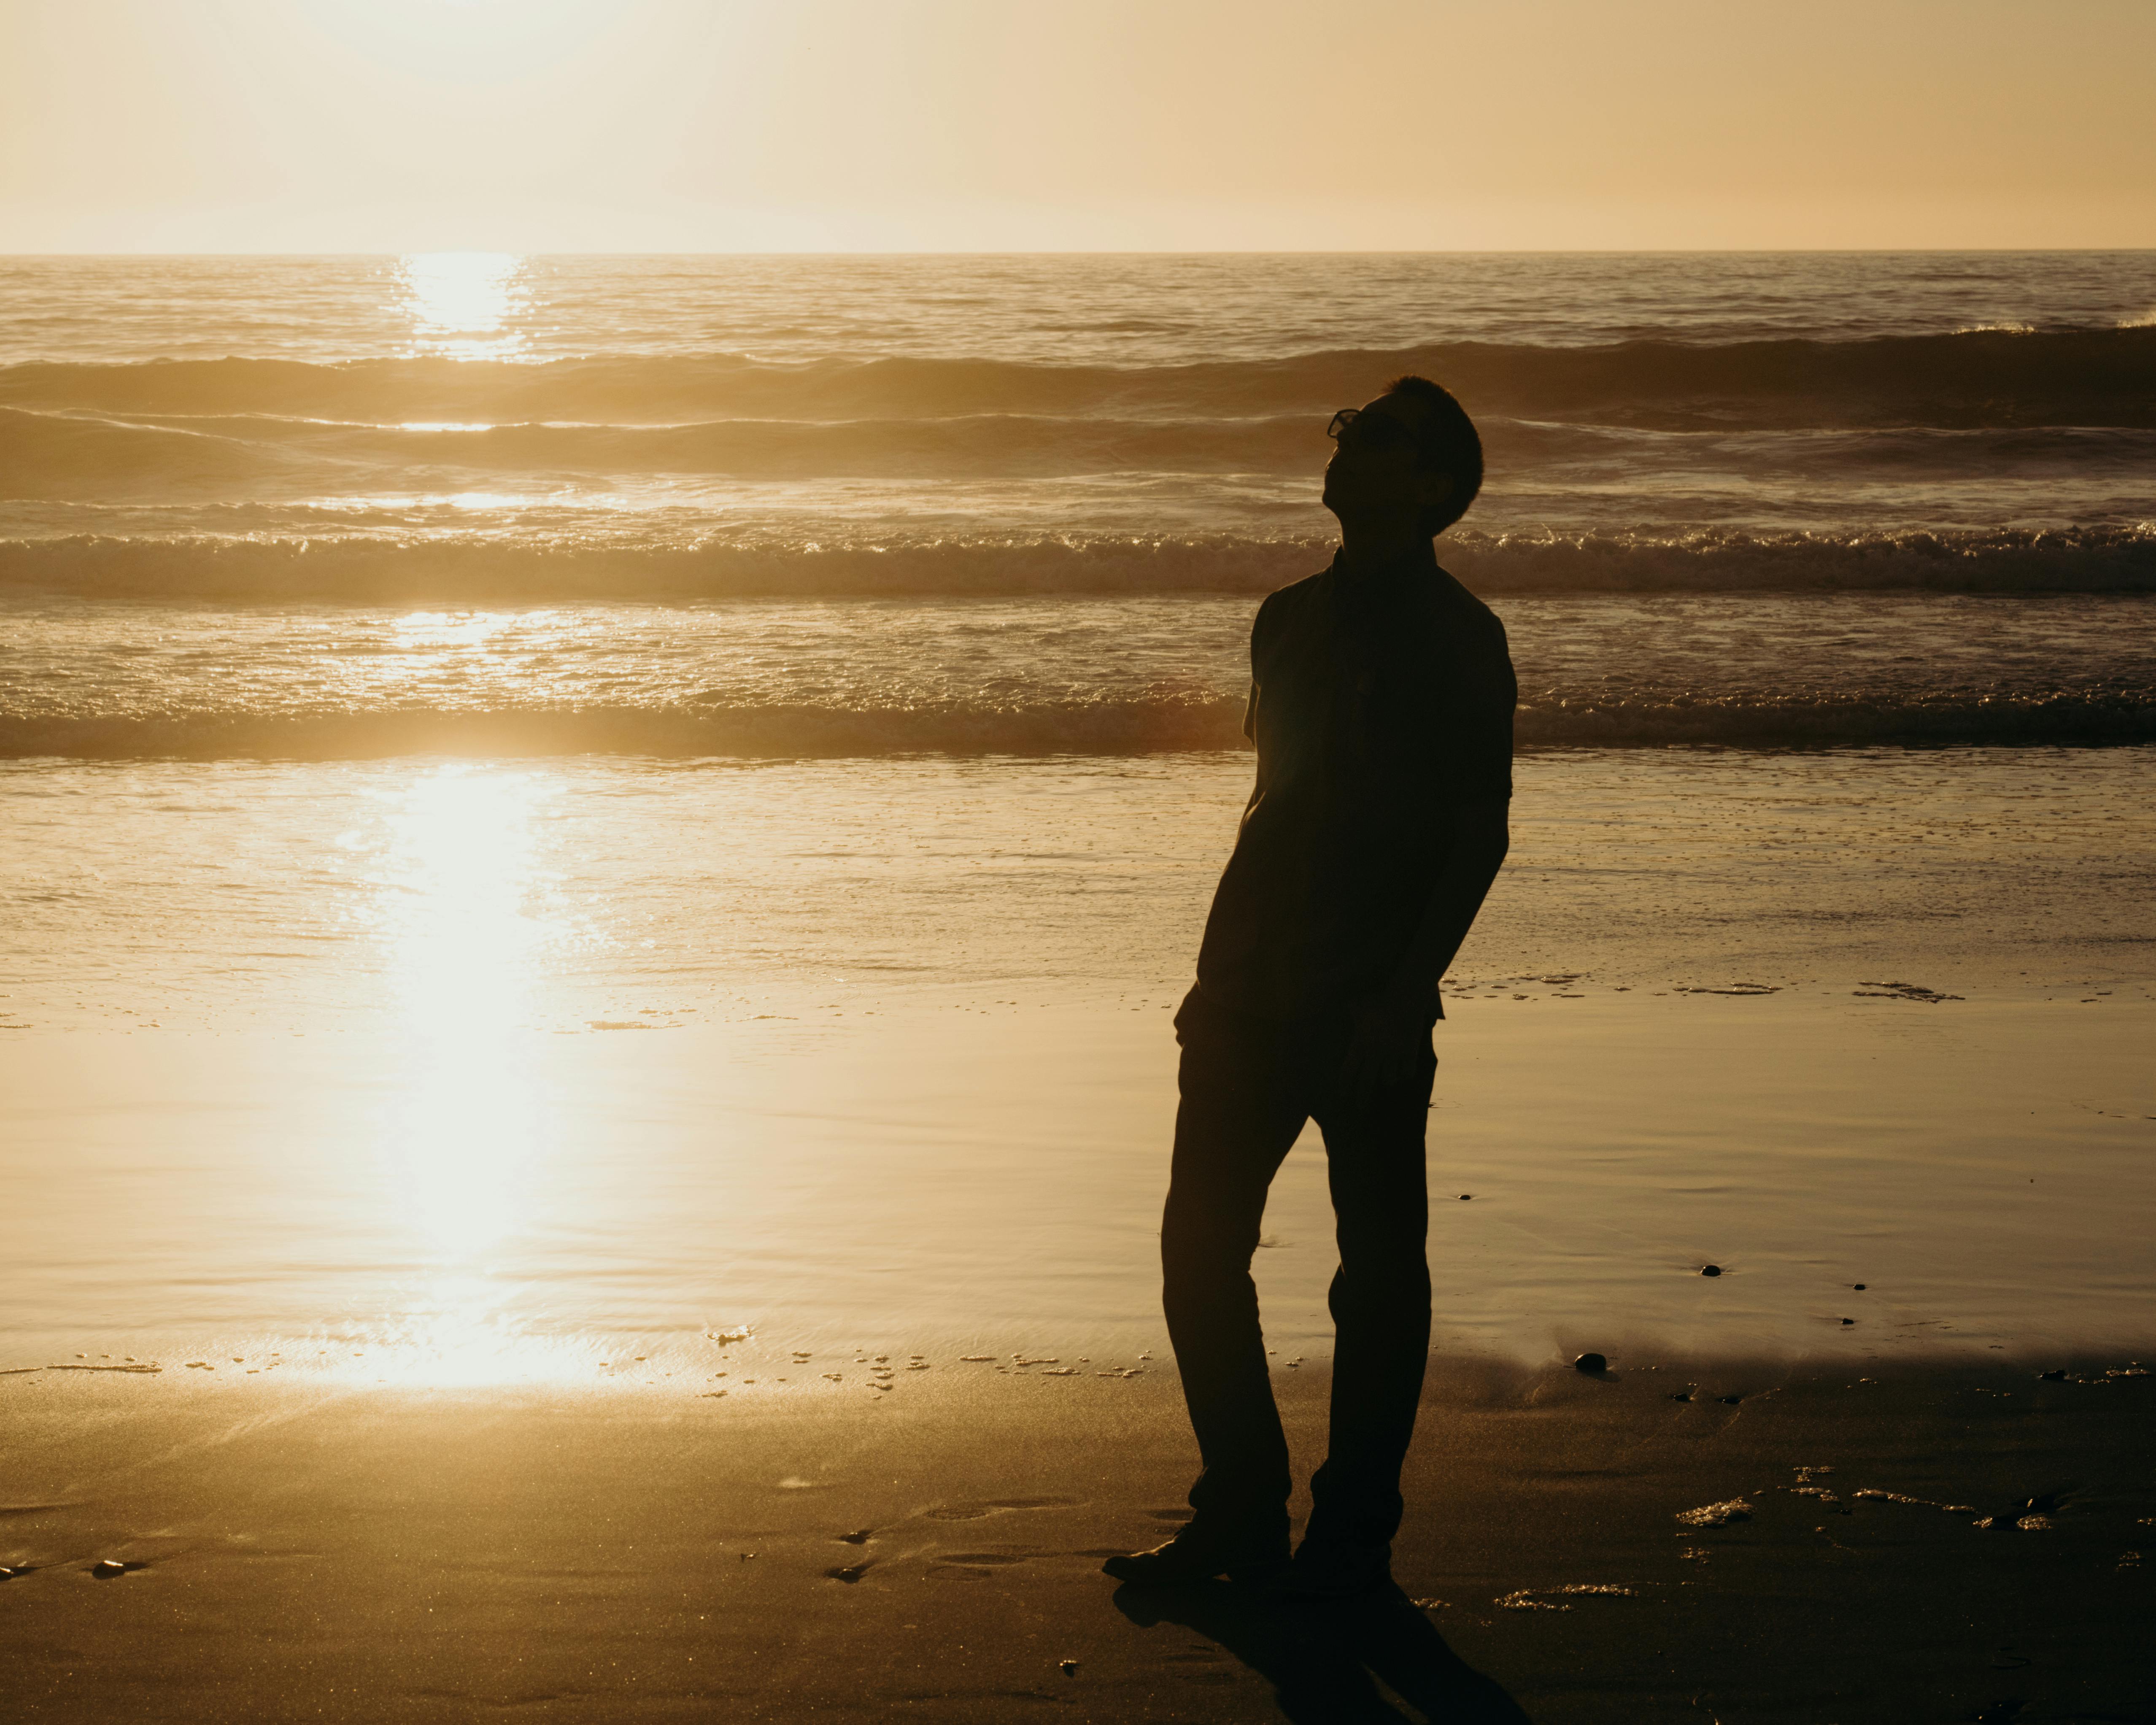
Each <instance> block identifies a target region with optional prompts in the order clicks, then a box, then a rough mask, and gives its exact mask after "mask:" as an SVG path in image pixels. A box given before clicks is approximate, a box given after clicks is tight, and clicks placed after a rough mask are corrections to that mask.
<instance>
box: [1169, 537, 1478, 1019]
mask: <svg viewBox="0 0 2156 1725" xmlns="http://www.w3.org/2000/svg"><path fill="white" fill-rule="evenodd" d="M1518 694H1519V685H1518V684H1517V681H1516V680H1515V679H1514V676H1513V673H1512V657H1511V655H1510V654H1509V653H1508V652H1507V650H1506V644H1505V626H1504V624H1501V623H1500V622H1499V621H1498V620H1497V619H1496V615H1495V614H1493V613H1492V612H1491V610H1490V608H1489V607H1488V606H1486V605H1485V604H1484V603H1482V602H1481V600H1480V599H1478V598H1476V597H1475V596H1474V594H1472V593H1469V592H1468V591H1467V589H1466V588H1464V587H1462V586H1461V585H1460V583H1458V582H1457V581H1455V580H1454V579H1453V578H1451V577H1450V575H1448V574H1446V573H1445V571H1444V570H1442V569H1440V568H1439V567H1438V566H1437V563H1436V561H1435V558H1434V557H1423V558H1421V559H1419V560H1417V561H1414V562H1410V563H1409V564H1407V565H1405V566H1404V567H1398V568H1395V569H1392V570H1388V571H1384V572H1381V573H1379V574H1377V575H1375V576H1370V575H1358V576H1348V575H1347V574H1345V573H1343V572H1342V564H1341V560H1340V559H1339V558H1338V557H1336V558H1334V560H1333V563H1332V567H1330V568H1328V569H1327V570H1326V571H1324V572H1322V574H1317V575H1313V576H1312V577H1311V578H1309V579H1308V580H1306V581H1298V582H1297V583H1295V584H1294V585H1293V586H1292V587H1285V588H1281V590H1280V591H1279V592H1277V593H1272V594H1270V595H1269V596H1268V597H1267V598H1266V599H1265V603H1263V604H1262V605H1260V607H1259V608H1258V616H1257V621H1256V622H1255V624H1253V625H1252V627H1251V630H1250V709H1249V711H1248V714H1247V715H1246V716H1245V719H1244V721H1243V729H1244V732H1245V734H1246V735H1247V736H1249V737H1250V739H1251V741H1252V742H1255V743H1256V745H1257V749H1258V772H1257V783H1256V787H1255V789H1253V790H1252V792H1251V793H1250V803H1249V804H1248V806H1246V807H1245V809H1244V811H1243V819H1242V824H1241V826H1240V829H1239V830H1238V831H1237V834H1236V837H1235V852H1234V854H1233V855H1231V856H1229V859H1228V866H1227V868H1226V870H1224V872H1223V874H1222V875H1221V877H1220V885H1219V890H1218V891H1216V892H1215V893H1214V898H1213V911H1212V915H1211V916H1209V918H1208V919H1207V921H1206V924H1205V938H1204V944H1203V945H1202V946H1201V947H1200V948H1199V956H1198V983H1199V992H1200V993H1202V994H1203V995H1204V997H1205V998H1206V999H1209V1000H1211V1001H1213V1002H1215V1003H1217V1004H1219V1005H1221V1006H1223V1007H1225V1008H1227V1009H1230V1010H1233V1011H1238V1012H1241V1013H1245V1014H1250V1015H1251V1016H1254V1017H1260V1018H1267V1019H1296V1018H1302V1017H1306V1016H1312V1015H1317V1014H1325V1013H1328V1012H1333V1011H1337V1010H1338V1009H1340V1008H1342V1006H1344V1005H1346V1004H1347V1003H1349V1002H1351V1001H1353V1000H1354V999H1358V998H1361V997H1363V996H1366V995H1368V994H1371V993H1376V992H1378V990H1380V989H1382V988H1383V987H1384V986H1385V984H1386V983H1388V982H1389V980H1390V979H1391V977H1392V975H1393V973H1394V969H1395V968H1397V966H1398V964H1399V960H1400V957H1401V956H1402V954H1403V953H1404V951H1405V950H1406V948H1407V947H1408V944H1409V942H1410V941H1412V940H1413V938H1414V933H1415V931H1416V928H1417V927H1418V926H1419V923H1420V922H1421V920H1422V916H1423V913H1424V911H1425V910H1426V909H1427V907H1428V906H1429V903H1430V891H1431V888H1432V886H1433V885H1434V884H1435V880H1436V879H1437V876H1438V874H1439V872H1440V870H1442V869H1443V868H1444V866H1445V862H1446V860H1447V859H1448V856H1449V855H1450V849H1451V845H1452V843H1453V839H1454V834H1455V822H1456V819H1457V814H1458V811H1459V809H1460V807H1461V805H1462V804H1464V803H1490V802H1493V801H1494V802H1502V801H1504V800H1505V799H1507V798H1510V797H1511V795H1512V710H1513V707H1514V706H1515V705H1516V704H1517V700H1518Z"/></svg>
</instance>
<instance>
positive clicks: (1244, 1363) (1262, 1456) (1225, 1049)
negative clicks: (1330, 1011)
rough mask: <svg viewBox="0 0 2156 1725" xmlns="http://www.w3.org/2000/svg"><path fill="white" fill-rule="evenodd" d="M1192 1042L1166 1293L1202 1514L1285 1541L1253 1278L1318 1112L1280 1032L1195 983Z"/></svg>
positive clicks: (1276, 1428)
mask: <svg viewBox="0 0 2156 1725" xmlns="http://www.w3.org/2000/svg"><path fill="white" fill-rule="evenodd" d="M1176 1029H1177V1034H1178V1037H1179V1039H1180V1040H1181V1041H1182V1044H1183V1060H1182V1065H1181V1070H1180V1072H1179V1075H1178V1081H1179V1084H1180V1087H1181V1091H1182V1101H1181V1104H1180V1106H1178V1109H1177V1111H1176V1117H1175V1159H1174V1165H1173V1171H1172V1172H1171V1173H1170V1175H1169V1178H1168V1207H1167V1212H1166V1214H1165V1215H1164V1216H1163V1219H1162V1222H1161V1230H1160V1258H1161V1271H1162V1304H1163V1306H1164V1307H1165V1308H1166V1310H1167V1314H1168V1339H1169V1341H1170V1342H1171V1343H1173V1345H1174V1348H1175V1363H1176V1367H1177V1369H1178V1371H1180V1372H1181V1373H1182V1374H1183V1398H1184V1399H1185V1401H1186V1402H1187V1403H1188V1404H1189V1409H1190V1424H1191V1426H1192V1429H1193V1430H1194V1431H1195V1432H1196V1433H1197V1435H1198V1450H1199V1456H1200V1457H1201V1459H1202V1461H1203V1462H1204V1471H1203V1472H1201V1473H1200V1474H1199V1477H1198V1482H1197V1484H1196V1485H1194V1486H1192V1487H1191V1490H1190V1507H1192V1509H1193V1510H1195V1511H1196V1512H1197V1515H1196V1517H1195V1518H1194V1521H1193V1526H1199V1525H1202V1526H1204V1527H1208V1528H1209V1529H1214V1530H1218V1531H1219V1532H1222V1533H1224V1534H1226V1535H1228V1536H1229V1537H1231V1538H1236V1539H1241V1538H1245V1536H1248V1537H1249V1538H1252V1539H1254V1540H1256V1541H1258V1542H1260V1543H1269V1544H1275V1545H1279V1544H1284V1542H1285V1541H1286V1534H1287V1497H1288V1491H1289V1486H1290V1481H1289V1478H1288V1455H1287V1440H1286V1437H1285V1436H1284V1435H1282V1433H1281V1422H1280V1411H1279V1409H1277V1408H1276V1406H1275V1405H1274V1403H1273V1390H1272V1378H1271V1374H1270V1372H1269V1371H1268V1369H1267V1368H1266V1364H1265V1338H1264V1335H1263V1332H1261V1331H1260V1328H1259V1326H1258V1291H1257V1286H1256V1285H1255V1283H1254V1282H1253V1281H1251V1280H1250V1258H1251V1255H1252V1254H1253V1253H1254V1252H1255V1250H1257V1245H1258V1233H1259V1226H1260V1222H1261V1221H1262V1220H1263V1219H1264V1215H1265V1194H1266V1191H1267V1189H1269V1188H1270V1186H1271V1184H1272V1178H1273V1175H1274V1174H1275V1173H1276V1172H1277V1171H1278V1169H1279V1168H1280V1165H1281V1160H1282V1158H1285V1157H1286V1154H1287V1153H1288V1151H1289V1149H1290V1148H1291V1147H1292V1146H1293V1144H1294V1142H1295V1141H1296V1135H1297V1134H1298V1133H1300V1132H1301V1130H1302V1124H1303V1121H1304V1119H1305V1115H1304V1112H1303V1109H1302V1106H1301V1101H1300V1098H1299V1097H1298V1096H1296V1083H1295V1080H1294V1077H1293V1075H1292V1070H1291V1069H1292V1068H1294V1067H1299V1066H1300V1065H1301V1062H1299V1061H1296V1062H1291V1061H1289V1060H1285V1059H1283V1058H1282V1051H1281V1050H1279V1049H1277V1048H1276V1046H1275V1044H1276V1043H1277V1042H1278V1041H1279V1040H1280V1039H1279V1037H1278V1036H1277V1035H1276V1034H1270V1033H1269V1030H1268V1029H1267V1028H1266V1027H1264V1026H1254V1025H1250V1024H1246V1023H1245V1022H1243V1021H1240V1020H1238V1019H1235V1018H1232V1017H1230V1016H1229V1015H1227V1014H1223V1013H1221V1012H1220V1011H1219V1010H1218V1009H1216V1008H1214V1007H1211V1006H1209V1004H1207V1003H1205V1002H1204V1001H1203V1000H1202V999H1196V998H1194V997H1193V999H1192V1000H1191V1001H1189V1002H1188V1003H1186V1004H1185V1006H1184V1008H1183V1011H1182V1013H1181V1014H1178V1017H1177V1020H1176Z"/></svg>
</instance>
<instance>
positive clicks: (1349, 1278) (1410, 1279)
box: [1298, 1056, 1437, 1578]
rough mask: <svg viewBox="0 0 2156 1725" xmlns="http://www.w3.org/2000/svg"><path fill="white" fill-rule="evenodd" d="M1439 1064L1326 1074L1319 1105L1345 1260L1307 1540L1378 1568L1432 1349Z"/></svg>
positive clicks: (1396, 1516) (1391, 1529)
mask: <svg viewBox="0 0 2156 1725" xmlns="http://www.w3.org/2000/svg"><path fill="white" fill-rule="evenodd" d="M1334 1070H1337V1068H1335V1069H1334ZM1436 1071H1437V1063H1436V1060H1435V1057H1434V1056H1433V1057H1431V1058H1430V1059H1429V1060H1427V1061H1426V1062H1425V1063H1424V1065H1423V1067H1422V1069H1421V1070H1419V1072H1418V1073H1417V1075H1416V1076H1415V1077H1414V1079H1412V1080H1411V1081H1406V1082H1404V1083H1400V1084H1397V1085H1389V1086H1384V1087H1383V1088H1382V1089H1381V1090H1379V1091H1377V1092H1376V1093H1375V1094H1374V1095H1370V1096H1357V1095H1354V1094H1353V1093H1352V1092H1349V1091H1345V1090H1344V1089H1342V1087H1341V1086H1339V1085H1337V1083H1328V1084H1327V1086H1326V1087H1325V1094H1323V1095H1322V1096H1321V1097H1320V1099H1319V1102H1318V1106H1317V1118H1318V1123H1319V1125H1320V1126H1321V1127H1323V1128H1324V1132H1325V1148H1326V1161H1327V1174H1328V1178H1329V1179H1330V1181H1331V1183H1332V1207H1333V1212H1334V1214H1335V1216H1336V1217H1337V1223H1338V1237H1339V1243H1340V1268H1339V1271H1338V1272H1337V1274H1336V1275H1335V1276H1333V1278H1332V1294H1331V1298H1330V1301H1329V1303H1330V1304H1331V1306H1332V1320H1333V1324H1334V1326H1335V1328H1336V1332H1337V1340H1336V1343H1335V1345H1334V1349H1333V1367H1332V1433H1331V1444H1330V1453H1329V1454H1328V1455H1327V1457H1326V1461H1325V1465H1324V1466H1322V1467H1321V1468H1320V1469H1319V1470H1318V1471H1317V1475H1316V1476H1314V1477H1313V1478H1312V1481H1311V1497H1312V1509H1311V1517H1310V1525H1309V1527H1308V1528H1307V1530H1306V1534H1305V1539H1304V1543H1305V1545H1306V1547H1308V1546H1311V1545H1312V1544H1315V1545H1316V1546H1317V1547H1319V1548H1321V1553H1320V1554H1322V1548H1334V1549H1336V1550H1339V1551H1344V1552H1345V1553H1347V1554H1349V1556H1350V1558H1351V1561H1352V1562H1353V1563H1359V1564H1360V1565H1361V1566H1362V1568H1364V1569H1367V1570H1371V1571H1372V1572H1373V1574H1376V1575H1377V1576H1378V1577H1380V1578H1381V1577H1382V1574H1383V1568H1382V1566H1383V1563H1384V1561H1385V1560H1386V1558H1387V1557H1388V1556H1389V1548H1390V1545H1391V1541H1392V1538H1393V1535H1394V1533H1395V1532H1398V1531H1399V1524H1400V1513H1401V1507H1402V1506H1401V1501H1400V1466H1401V1464H1402V1463H1403V1462H1404V1461H1405V1460H1406V1458H1407V1452H1408V1444H1409V1440H1411V1439H1412V1438H1413V1437H1414V1421H1415V1409H1416V1407H1417V1404H1419V1402H1420V1400H1421V1399H1422V1381H1423V1371H1424V1367H1425V1366H1426V1365H1427V1364H1428V1363H1429V1358H1430V1260H1429V1257H1428V1255H1427V1250H1426V1241H1427V1235H1428V1233H1429V1220H1430V1191H1429V1184H1428V1178H1427V1175H1426V1173H1425V1171H1424V1132H1425V1130H1426V1129H1427V1127H1428V1124H1429V1118H1430V1115H1429V1106H1430V1082H1431V1080H1432V1079H1433V1078H1434V1077H1435V1076H1436ZM1300 1561H1301V1560H1300V1559H1298V1562H1299V1563H1300Z"/></svg>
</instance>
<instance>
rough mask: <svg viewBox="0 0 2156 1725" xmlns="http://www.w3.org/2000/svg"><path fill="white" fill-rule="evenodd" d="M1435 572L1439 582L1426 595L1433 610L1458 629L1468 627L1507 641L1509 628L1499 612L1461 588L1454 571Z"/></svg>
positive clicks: (1440, 570)
mask: <svg viewBox="0 0 2156 1725" xmlns="http://www.w3.org/2000/svg"><path fill="white" fill-rule="evenodd" d="M1436 577H1437V578H1436V579H1435V580H1434V581H1432V582H1431V583H1430V584H1429V586H1428V588H1426V589H1425V591H1426V592H1427V593H1428V594H1429V596H1430V603H1431V605H1432V606H1433V608H1435V609H1436V610H1437V611H1438V612H1439V613H1440V614H1441V615H1443V616H1444V618H1445V620H1446V621H1447V622H1448V623H1450V624H1452V625H1453V626H1455V628H1458V627H1462V626H1464V627H1466V628H1468V629H1477V630H1480V631H1481V632H1482V633H1484V634H1494V635H1496V637H1497V639H1500V640H1502V639H1504V635H1505V625H1504V623H1503V622H1502V620H1501V619H1500V618H1499V617H1498V615H1497V614H1496V612H1495V611H1492V610H1491V608H1489V607H1488V606H1487V605H1486V604H1484V603H1482V601H1481V599H1479V598H1476V596H1475V595H1474V594H1473V593H1470V592H1469V591H1468V590H1467V589H1466V588H1465V587H1463V586H1461V585H1460V581H1459V578H1457V577H1456V576H1455V575H1454V574H1452V572H1450V570H1447V569H1444V568H1440V569H1438V570H1437V571H1436Z"/></svg>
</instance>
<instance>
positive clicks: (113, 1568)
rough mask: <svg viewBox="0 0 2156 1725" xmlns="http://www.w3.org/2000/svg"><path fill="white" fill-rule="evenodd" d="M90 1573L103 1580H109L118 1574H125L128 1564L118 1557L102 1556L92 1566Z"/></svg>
mask: <svg viewBox="0 0 2156 1725" xmlns="http://www.w3.org/2000/svg"><path fill="white" fill-rule="evenodd" d="M126 1573H127V1565H126V1564H125V1563H121V1561H120V1559H119V1558H99V1559H98V1560H97V1561H96V1562H95V1563H92V1564H91V1565H90V1574H93V1575H95V1576H97V1577H99V1578H100V1579H102V1580H107V1581H109V1580H110V1579H112V1578H113V1577H114V1576H115V1575H125V1574H126Z"/></svg>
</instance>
